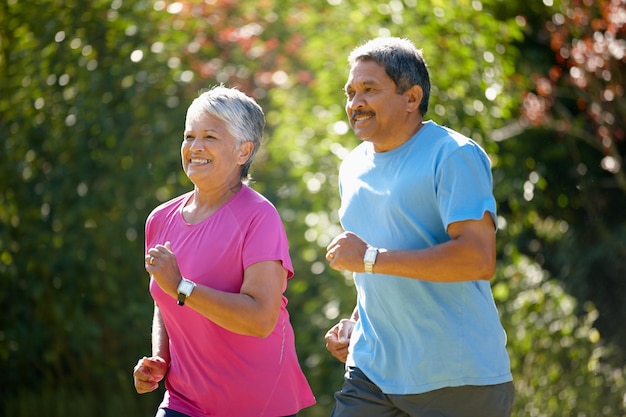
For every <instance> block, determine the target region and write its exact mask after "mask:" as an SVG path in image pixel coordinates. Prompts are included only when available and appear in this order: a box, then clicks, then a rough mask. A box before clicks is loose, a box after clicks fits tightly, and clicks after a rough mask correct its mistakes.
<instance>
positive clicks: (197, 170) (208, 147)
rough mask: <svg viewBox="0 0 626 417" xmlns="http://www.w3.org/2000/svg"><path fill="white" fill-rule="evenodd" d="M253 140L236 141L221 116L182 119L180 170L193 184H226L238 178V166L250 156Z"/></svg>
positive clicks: (228, 184)
mask: <svg viewBox="0 0 626 417" xmlns="http://www.w3.org/2000/svg"><path fill="white" fill-rule="evenodd" d="M252 147H253V144H252V143H251V142H246V143H244V144H242V145H237V139H236V138H235V137H234V136H233V135H231V133H230V132H229V131H228V129H226V124H225V122H223V121H222V120H220V119H218V118H217V117H215V116H212V115H199V116H191V117H189V118H188V119H187V120H186V123H185V133H184V138H183V143H182V145H181V150H180V153H181V157H182V164H183V170H184V171H185V174H187V177H189V179H190V180H191V182H193V183H194V184H195V185H196V186H197V187H199V188H204V187H203V186H210V187H215V186H220V185H226V186H228V187H232V186H233V185H234V183H235V182H236V181H240V173H241V166H242V165H243V164H244V163H245V162H246V161H247V160H248V158H249V157H250V152H251V150H252Z"/></svg>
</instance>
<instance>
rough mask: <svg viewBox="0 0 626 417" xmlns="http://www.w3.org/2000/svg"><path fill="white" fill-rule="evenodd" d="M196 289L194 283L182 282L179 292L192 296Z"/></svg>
mask: <svg viewBox="0 0 626 417" xmlns="http://www.w3.org/2000/svg"><path fill="white" fill-rule="evenodd" d="M194 287H195V285H193V282H191V281H187V280H183V281H181V282H180V285H179V286H178V292H180V293H182V294H185V295H189V294H191V291H193V288H194Z"/></svg>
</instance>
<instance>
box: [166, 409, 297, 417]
mask: <svg viewBox="0 0 626 417" xmlns="http://www.w3.org/2000/svg"><path fill="white" fill-rule="evenodd" d="M297 416H298V415H297V414H294V415H292V416H285V417H297ZM155 417H189V416H188V415H187V414H183V413H180V412H178V411H174V410H171V409H169V408H159V411H157V413H156V416H155Z"/></svg>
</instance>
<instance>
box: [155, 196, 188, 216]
mask: <svg viewBox="0 0 626 417" xmlns="http://www.w3.org/2000/svg"><path fill="white" fill-rule="evenodd" d="M190 193H191V191H190V192H188V193H185V194H181V195H179V196H178V197H174V198H172V199H171V200H168V201H165V202H163V203H161V204H159V205H158V206H156V207H155V208H154V209H153V210H152V212H150V214H149V215H148V218H149V219H150V218H153V217H158V216H168V215H170V214H172V213H173V212H176V211H178V209H179V208H180V205H181V204H183V203H184V201H185V200H186V199H187V198H188V197H189V194H190Z"/></svg>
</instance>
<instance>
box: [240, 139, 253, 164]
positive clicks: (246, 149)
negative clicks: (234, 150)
mask: <svg viewBox="0 0 626 417" xmlns="http://www.w3.org/2000/svg"><path fill="white" fill-rule="evenodd" d="M253 149H254V143H252V142H244V143H242V144H241V145H239V164H240V165H243V164H245V163H246V162H248V159H250V155H252V150H253Z"/></svg>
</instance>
